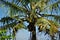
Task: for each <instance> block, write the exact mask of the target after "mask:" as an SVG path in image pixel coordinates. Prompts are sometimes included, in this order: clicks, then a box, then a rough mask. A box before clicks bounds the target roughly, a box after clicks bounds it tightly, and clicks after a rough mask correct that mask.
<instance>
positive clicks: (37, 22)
mask: <svg viewBox="0 0 60 40" xmlns="http://www.w3.org/2000/svg"><path fill="white" fill-rule="evenodd" d="M0 1H1V2H3V3H4V5H6V6H7V7H8V8H9V10H8V13H9V18H10V19H9V18H5V17H4V18H2V19H1V20H0V21H1V22H3V24H5V23H7V25H8V26H5V25H4V27H3V28H1V30H2V29H6V28H10V27H12V29H13V34H14V36H15V35H16V32H17V31H18V29H21V28H25V25H24V24H23V22H25V21H27V22H28V23H29V25H28V26H27V29H28V30H29V31H30V32H32V38H31V40H36V26H38V27H39V31H43V30H44V31H46V32H48V34H49V35H51V37H52V40H54V38H53V36H54V34H55V33H57V32H58V28H59V26H60V25H59V23H57V20H58V19H59V20H60V16H58V15H53V14H52V11H53V9H54V10H57V9H58V8H59V5H58V4H59V3H60V0H58V1H56V2H53V3H52V4H48V3H49V2H50V1H51V2H52V0H16V1H15V0H13V1H12V2H9V1H4V0H0ZM51 2H50V3H51ZM19 3H20V5H19ZM45 10H50V12H51V14H49V13H47V14H46V12H45ZM42 12H44V14H41V13H42ZM38 15H39V16H41V17H39V16H38ZM45 17H54V18H55V20H56V21H52V20H49V19H46V18H45ZM13 19H14V20H16V21H15V22H12V23H9V21H12V20H13ZM16 22H17V23H16ZM56 23H57V24H56ZM48 27H50V28H48ZM47 30H49V31H47ZM5 37H6V36H3V38H5ZM9 37H10V36H9ZM6 38H8V37H6Z"/></svg>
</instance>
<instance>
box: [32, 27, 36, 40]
mask: <svg viewBox="0 0 60 40" xmlns="http://www.w3.org/2000/svg"><path fill="white" fill-rule="evenodd" d="M33 29H34V31H32V39H31V40H36V28H35V27H34V28H33Z"/></svg>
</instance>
